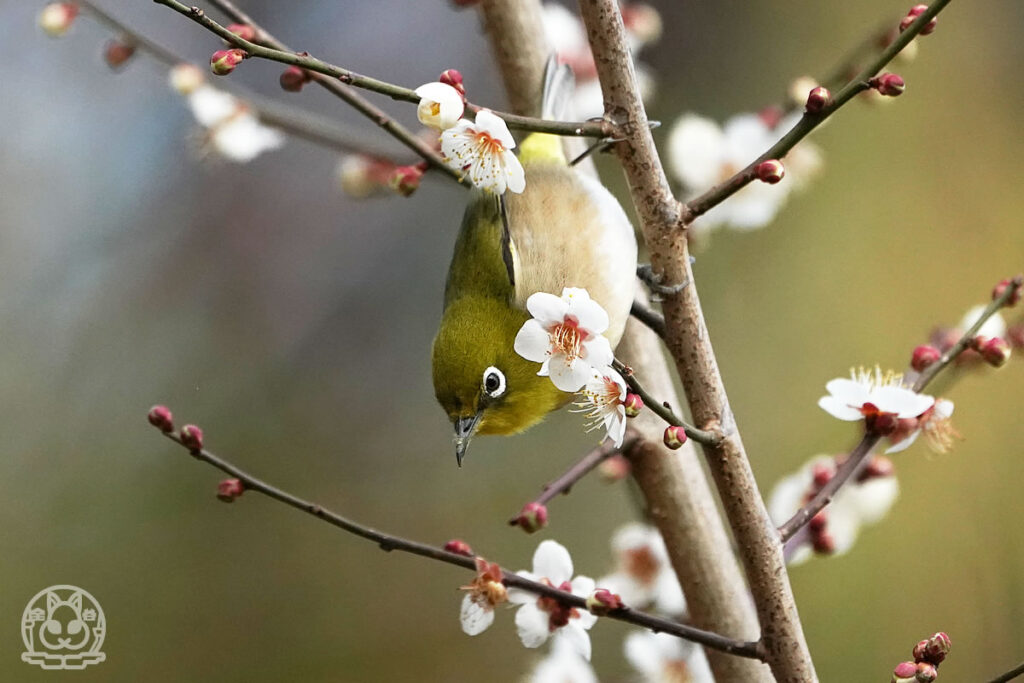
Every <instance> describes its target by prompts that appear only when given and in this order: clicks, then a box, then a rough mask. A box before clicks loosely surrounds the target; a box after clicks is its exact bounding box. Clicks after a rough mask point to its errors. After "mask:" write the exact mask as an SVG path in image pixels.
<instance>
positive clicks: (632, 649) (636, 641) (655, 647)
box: [623, 631, 665, 680]
mask: <svg viewBox="0 0 1024 683" xmlns="http://www.w3.org/2000/svg"><path fill="white" fill-rule="evenodd" d="M662 635H665V634H662ZM656 637H657V634H654V633H649V632H646V631H635V632H633V633H630V634H629V635H628V636H626V640H625V642H623V651H624V652H625V655H626V660H627V661H629V663H630V664H631V665H632V667H633V668H634V669H636V670H637V671H639V672H640V673H641V674H643V675H644V676H645V677H646V678H648V679H651V680H660V676H661V673H662V669H663V668H664V667H665V655H664V653H663V652H662V648H661V647H660V646H659V643H658V642H657V640H655V638H656Z"/></svg>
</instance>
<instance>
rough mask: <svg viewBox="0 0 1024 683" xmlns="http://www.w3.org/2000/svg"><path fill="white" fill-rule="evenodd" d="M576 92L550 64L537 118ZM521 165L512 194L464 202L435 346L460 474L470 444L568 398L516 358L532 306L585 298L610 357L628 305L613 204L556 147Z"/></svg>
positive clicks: (438, 387)
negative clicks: (601, 326)
mask: <svg viewBox="0 0 1024 683" xmlns="http://www.w3.org/2000/svg"><path fill="white" fill-rule="evenodd" d="M573 88H574V83H573V76H572V71H571V70H570V69H569V67H567V66H564V65H563V66H558V65H556V64H554V63H553V62H552V63H550V64H549V65H548V69H547V73H546V76H545V87H544V98H543V106H542V115H543V116H544V118H549V119H558V118H565V117H559V116H558V115H559V114H560V113H561V112H564V111H565V110H566V108H567V105H568V102H569V98H570V97H571V95H572V92H573ZM519 159H520V161H521V163H522V166H523V169H524V171H525V176H526V187H525V189H524V191H523V192H522V193H521V194H513V193H507V194H504V195H500V196H499V195H495V194H492V193H490V192H487V191H483V190H474V191H473V193H472V196H471V197H470V200H469V205H468V206H467V207H466V212H465V214H464V216H463V219H462V227H461V228H460V230H459V235H458V239H457V241H456V243H455V253H454V255H453V257H452V262H451V266H450V267H449V270H448V280H447V283H446V285H445V292H444V312H443V315H442V317H441V324H440V328H439V329H438V332H437V336H436V337H435V339H434V345H433V353H432V356H433V379H434V393H435V395H436V397H437V400H438V402H439V403H440V404H441V407H442V408H443V409H444V411H445V413H447V415H448V418H449V419H450V420H451V421H452V424H453V425H454V429H455V454H456V459H457V461H458V463H459V466H461V465H462V459H463V457H464V456H465V452H466V447H467V446H468V444H469V440H470V438H471V437H472V436H473V435H474V434H514V433H516V432H520V431H522V430H524V429H527V428H528V427H530V426H532V425H534V424H536V423H537V422H539V421H540V420H542V419H543V418H544V417H545V416H546V415H547V414H548V413H550V412H551V411H553V410H556V409H558V408H560V407H561V406H563V405H565V404H566V403H568V402H569V400H570V399H572V397H573V394H572V393H568V392H566V391H562V390H560V389H558V388H557V387H556V386H555V385H554V383H553V382H552V378H551V377H547V376H539V375H538V365H537V363H536V362H532V361H529V360H527V359H526V358H524V357H522V356H520V355H519V354H518V353H517V352H516V350H515V348H514V345H515V343H516V335H517V334H518V333H519V331H520V329H521V328H522V327H523V325H524V323H526V321H527V320H529V319H530V318H531V314H530V313H529V312H528V311H527V310H526V302H527V299H528V298H529V297H530V295H532V294H534V293H536V292H547V293H550V294H552V295H558V294H560V293H562V292H563V289H564V288H580V289H585V290H586V293H587V294H589V296H590V298H591V299H593V300H594V301H595V302H597V303H598V304H600V306H601V307H602V308H603V309H604V310H605V311H606V312H607V314H608V326H607V329H606V330H605V331H604V332H603V334H604V336H605V337H606V338H607V340H608V342H609V344H610V347H611V348H614V347H615V345H616V344H618V342H619V339H620V338H621V337H622V333H623V330H624V328H625V325H626V320H627V318H628V317H629V311H630V306H631V305H632V302H633V294H634V282H635V273H636V265H637V263H636V261H637V245H636V237H635V235H634V233H633V227H632V225H631V224H630V222H629V219H628V218H627V217H626V214H625V212H624V211H623V210H622V207H621V205H620V204H619V202H618V200H616V199H615V197H614V196H612V194H611V193H610V192H609V191H608V190H607V189H606V188H605V187H604V186H603V185H601V183H600V182H599V181H598V180H596V179H594V178H592V177H590V176H588V175H585V174H583V173H581V172H579V171H578V170H577V169H575V168H574V167H572V166H570V165H569V163H568V161H567V158H566V156H565V154H564V152H563V150H562V141H561V138H559V137H558V136H555V135H550V134H544V133H532V134H530V135H529V136H528V137H527V138H526V139H525V140H523V142H522V144H521V145H520V153H519ZM584 298H585V297H584ZM574 329H575V328H572V329H569V328H567V330H568V331H567V332H566V334H568V338H561V339H559V340H558V341H560V342H561V343H562V345H563V346H564V345H566V344H568V346H569V347H570V356H569V357H570V359H571V358H574V357H575V356H573V355H572V349H576V351H577V352H578V351H579V348H580V347H579V345H580V342H581V341H582V340H581V339H580V338H579V336H578V335H576V336H575V337H574V336H573V334H574V332H573V330H574ZM552 334H556V332H553V333H552ZM574 345H575V346H574ZM553 374H554V373H553Z"/></svg>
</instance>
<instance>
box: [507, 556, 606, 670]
mask: <svg viewBox="0 0 1024 683" xmlns="http://www.w3.org/2000/svg"><path fill="white" fill-rule="evenodd" d="M518 573H519V575H520V576H522V577H525V578H527V579H530V580H532V581H537V582H540V583H544V584H547V585H549V586H553V587H555V588H558V589H560V590H564V591H571V592H572V593H573V594H575V595H579V596H581V597H586V596H588V595H590V594H591V593H592V592H593V591H594V580H593V579H591V578H589V577H586V576H577V577H576V578H574V579H571V580H570V578H571V577H572V558H571V557H570V556H569V551H568V550H566V549H565V546H563V545H561V544H560V543H557V542H555V541H551V540H547V541H542V542H541V544H540V545H538V546H537V550H536V552H534V554H533V571H530V572H528V571H521V572H518ZM508 599H509V601H510V602H512V603H515V604H519V605H522V606H521V607H520V608H519V610H518V611H517V612H516V631H517V632H518V633H519V639H520V640H521V641H522V642H523V645H524V646H526V647H529V648H534V647H540V646H541V645H543V644H544V643H545V642H546V641H547V639H548V638H549V637H551V638H554V639H555V641H556V643H557V641H558V640H562V641H564V642H563V643H561V644H557V645H555V647H561V646H563V645H567V646H569V647H570V648H571V649H572V650H574V651H575V652H576V653H578V654H579V655H580V656H581V657H583V658H584V659H586V660H588V661H589V660H590V635H589V634H588V633H587V631H588V630H589V629H590V627H591V626H593V625H594V622H596V621H597V617H596V616H594V615H593V614H591V613H590V612H588V611H586V610H583V609H577V608H575V607H566V606H565V605H562V604H560V603H559V602H558V601H557V600H555V599H553V598H549V597H544V596H540V597H538V596H537V595H535V594H533V593H530V592H528V591H525V590H522V589H519V588H511V589H509V591H508Z"/></svg>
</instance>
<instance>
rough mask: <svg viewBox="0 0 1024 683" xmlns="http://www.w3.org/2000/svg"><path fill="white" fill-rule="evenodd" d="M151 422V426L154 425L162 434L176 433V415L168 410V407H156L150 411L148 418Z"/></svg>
mask: <svg viewBox="0 0 1024 683" xmlns="http://www.w3.org/2000/svg"><path fill="white" fill-rule="evenodd" d="M146 418H147V419H148V420H149V424H151V425H153V426H154V427H156V428H157V429H159V430H160V431H161V432H173V431H174V415H172V414H171V411H170V410H168V408H167V406H161V405H155V406H153V407H152V408H150V409H149V415H147V416H146Z"/></svg>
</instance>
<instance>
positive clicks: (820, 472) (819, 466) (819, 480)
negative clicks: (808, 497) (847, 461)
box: [811, 462, 836, 489]
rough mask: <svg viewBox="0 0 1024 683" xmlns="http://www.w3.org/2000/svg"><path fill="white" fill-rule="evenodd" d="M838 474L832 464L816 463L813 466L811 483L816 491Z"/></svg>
mask: <svg viewBox="0 0 1024 683" xmlns="http://www.w3.org/2000/svg"><path fill="white" fill-rule="evenodd" d="M835 474H836V468H835V466H834V465H833V464H832V463H830V462H816V463H814V464H813V465H811V481H812V482H813V484H814V488H815V489H820V488H821V487H822V486H824V485H825V484H827V483H828V482H829V480H830V479H832V477H834V476H835Z"/></svg>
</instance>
